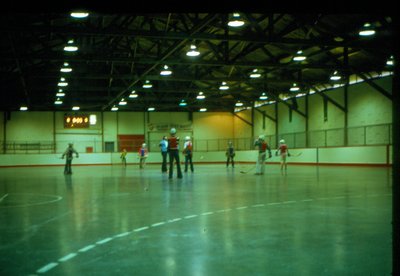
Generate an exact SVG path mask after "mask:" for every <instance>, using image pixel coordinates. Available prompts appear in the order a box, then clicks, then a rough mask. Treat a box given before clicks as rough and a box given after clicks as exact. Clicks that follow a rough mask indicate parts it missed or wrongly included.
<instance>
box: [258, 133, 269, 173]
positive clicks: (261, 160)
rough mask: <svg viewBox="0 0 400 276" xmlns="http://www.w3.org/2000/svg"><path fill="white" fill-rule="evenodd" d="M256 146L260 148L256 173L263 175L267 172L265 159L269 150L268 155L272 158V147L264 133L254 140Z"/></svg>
mask: <svg viewBox="0 0 400 276" xmlns="http://www.w3.org/2000/svg"><path fill="white" fill-rule="evenodd" d="M254 146H255V147H257V148H258V156H257V162H256V173H255V174H256V175H263V174H264V173H265V159H266V155H267V150H268V156H269V158H271V156H272V155H271V148H270V147H269V146H268V144H267V143H266V142H265V137H264V135H260V136H259V137H258V139H257V140H256V141H255V142H254Z"/></svg>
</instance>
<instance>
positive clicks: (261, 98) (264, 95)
mask: <svg viewBox="0 0 400 276" xmlns="http://www.w3.org/2000/svg"><path fill="white" fill-rule="evenodd" d="M267 99H268V96H267V95H266V94H265V92H263V93H262V94H261V96H260V100H263V101H265V100H267Z"/></svg>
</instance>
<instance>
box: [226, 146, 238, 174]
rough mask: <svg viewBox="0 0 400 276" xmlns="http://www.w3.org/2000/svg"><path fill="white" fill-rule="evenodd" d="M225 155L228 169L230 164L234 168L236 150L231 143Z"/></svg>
mask: <svg viewBox="0 0 400 276" xmlns="http://www.w3.org/2000/svg"><path fill="white" fill-rule="evenodd" d="M225 155H226V167H227V168H228V167H229V162H231V164H232V168H234V167H235V161H234V160H233V158H234V157H235V155H236V154H235V149H234V147H233V144H232V142H231V141H229V142H228V147H227V149H226V152H225Z"/></svg>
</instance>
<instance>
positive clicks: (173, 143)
mask: <svg viewBox="0 0 400 276" xmlns="http://www.w3.org/2000/svg"><path fill="white" fill-rule="evenodd" d="M170 134H171V136H170V137H169V138H168V154H169V177H168V178H170V179H171V178H172V175H173V172H174V161H175V163H176V169H177V174H178V178H182V171H181V163H180V160H179V137H176V129H175V128H171V130H170Z"/></svg>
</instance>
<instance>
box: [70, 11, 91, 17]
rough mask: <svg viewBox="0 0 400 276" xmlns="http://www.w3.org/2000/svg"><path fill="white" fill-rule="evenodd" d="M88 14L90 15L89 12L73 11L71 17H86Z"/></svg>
mask: <svg viewBox="0 0 400 276" xmlns="http://www.w3.org/2000/svg"><path fill="white" fill-rule="evenodd" d="M88 16H89V13H87V12H71V17H73V18H85V17H88Z"/></svg>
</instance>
